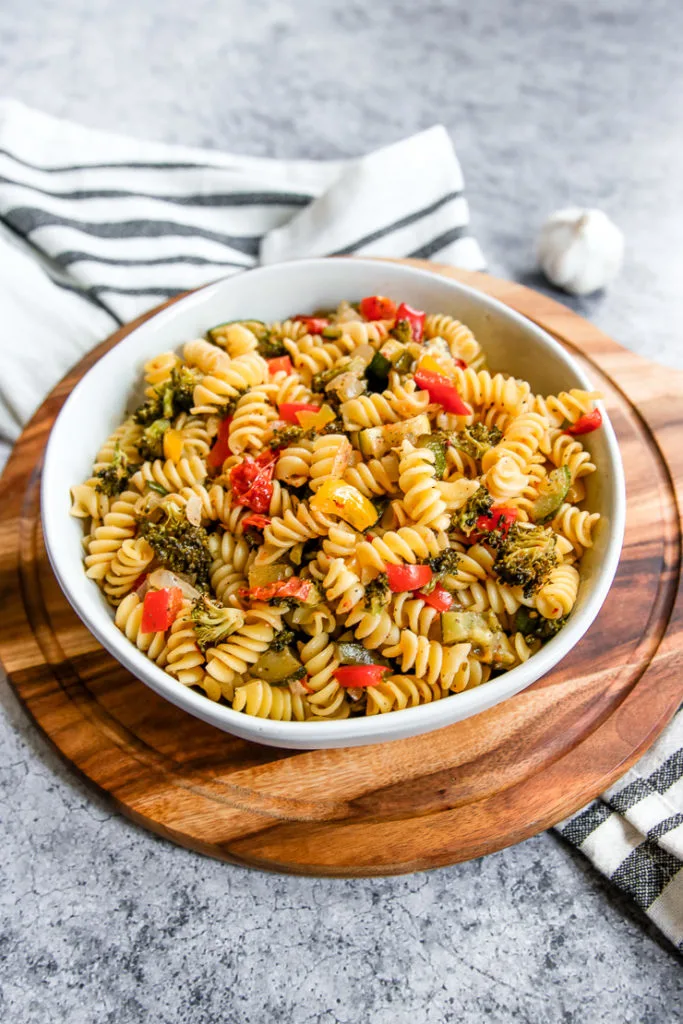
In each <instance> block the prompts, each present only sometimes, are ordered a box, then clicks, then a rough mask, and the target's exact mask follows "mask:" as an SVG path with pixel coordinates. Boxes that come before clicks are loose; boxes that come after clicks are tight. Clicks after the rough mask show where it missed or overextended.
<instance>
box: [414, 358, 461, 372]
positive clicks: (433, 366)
mask: <svg viewBox="0 0 683 1024" xmlns="http://www.w3.org/2000/svg"><path fill="white" fill-rule="evenodd" d="M417 368H418V370H429V372H430V373H440V374H441V376H442V377H448V376H450V375H452V373H453V370H454V369H455V363H454V362H453V360H452V359H449V358H448V356H441V357H440V358H438V359H436V358H435V357H434V356H430V355H424V356H422V357H421V359H420V362H419V363H418V367H417Z"/></svg>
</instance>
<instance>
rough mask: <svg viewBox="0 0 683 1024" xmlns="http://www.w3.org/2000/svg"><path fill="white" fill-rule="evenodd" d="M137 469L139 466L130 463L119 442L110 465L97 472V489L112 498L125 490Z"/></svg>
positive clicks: (115, 446)
mask: <svg viewBox="0 0 683 1024" xmlns="http://www.w3.org/2000/svg"><path fill="white" fill-rule="evenodd" d="M136 469H137V466H135V465H131V464H130V462H129V461H128V457H127V455H126V453H125V452H124V451H123V449H122V448H121V445H120V444H118V442H117V443H116V444H115V445H114V457H113V458H112V460H111V462H110V463H109V465H108V466H105V468H104V469H100V470H98V471H97V473H95V476H96V477H97V483H96V484H95V490H97V491H99V492H100V494H107V495H108V496H109V497H110V498H113V497H114V495H116V494H120V493H121V491H123V490H125V488H126V484H127V483H128V481H129V480H130V478H131V476H132V474H133V473H134V472H135V470H136Z"/></svg>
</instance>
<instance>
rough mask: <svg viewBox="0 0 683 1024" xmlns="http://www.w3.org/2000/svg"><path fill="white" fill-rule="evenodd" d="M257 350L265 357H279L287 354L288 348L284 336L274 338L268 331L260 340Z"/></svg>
mask: <svg viewBox="0 0 683 1024" xmlns="http://www.w3.org/2000/svg"><path fill="white" fill-rule="evenodd" d="M257 352H258V354H259V355H260V356H263V358H264V359H278V358H279V357H280V356H286V355H287V349H286V347H285V343H284V341H283V340H282V338H273V337H272V336H271V335H270V334H269V333H268V332H267V331H266V333H265V334H264V336H263V337H262V338H261V339H260V340H259V343H258V346H257Z"/></svg>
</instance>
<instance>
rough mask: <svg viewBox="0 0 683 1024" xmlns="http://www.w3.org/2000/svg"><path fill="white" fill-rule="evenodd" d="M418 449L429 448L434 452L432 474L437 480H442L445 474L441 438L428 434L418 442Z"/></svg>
mask: <svg viewBox="0 0 683 1024" xmlns="http://www.w3.org/2000/svg"><path fill="white" fill-rule="evenodd" d="M417 447H418V448H429V450H430V451H432V452H434V472H435V473H436V479H437V480H443V478H444V474H445V472H446V445H445V443H444V440H443V437H439V435H438V434H428V435H427V436H426V437H421V438H420V440H419V441H418V445H417Z"/></svg>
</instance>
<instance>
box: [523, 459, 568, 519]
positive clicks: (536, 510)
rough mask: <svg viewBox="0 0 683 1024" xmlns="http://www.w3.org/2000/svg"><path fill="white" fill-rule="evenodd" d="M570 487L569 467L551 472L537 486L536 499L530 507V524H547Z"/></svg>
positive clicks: (559, 467) (561, 467)
mask: <svg viewBox="0 0 683 1024" xmlns="http://www.w3.org/2000/svg"><path fill="white" fill-rule="evenodd" d="M571 485H572V475H571V473H570V471H569V466H558V467H557V469H553V470H551V472H550V473H548V475H547V477H545V479H544V480H541V482H540V484H539V485H538V492H537V497H536V500H535V501H534V503H533V505H532V507H531V520H532V522H534V523H547V522H549V521H550V520H551V519H552V518H553V517H554V516H555V515H556V514H557V512H558V510H559V508H560V506H561V504H562V502H563V501H564V499H565V498H566V497H567V492H568V490H569V488H570V487H571Z"/></svg>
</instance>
